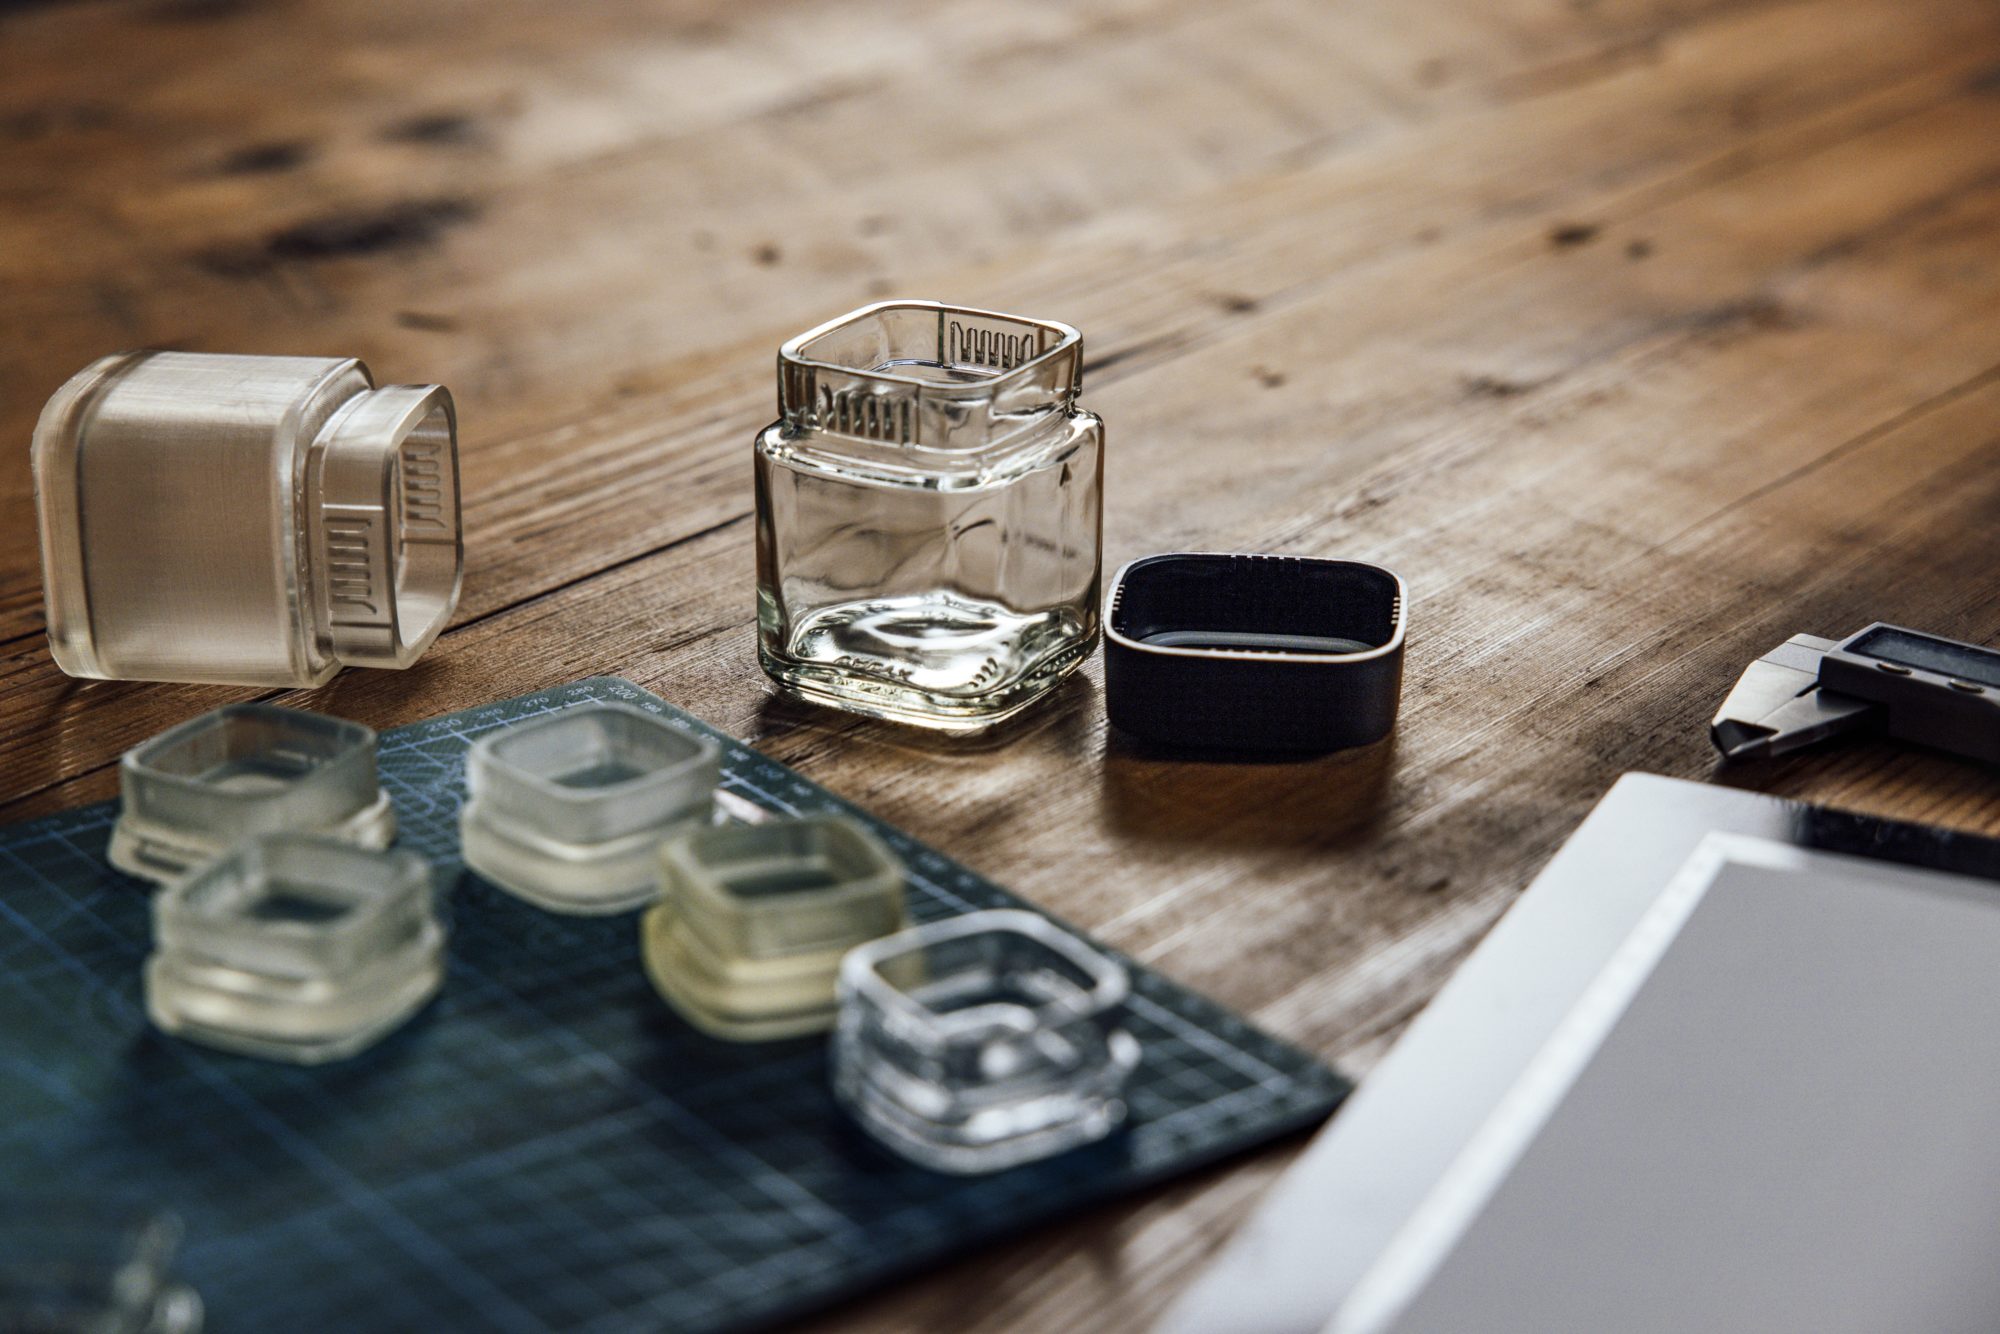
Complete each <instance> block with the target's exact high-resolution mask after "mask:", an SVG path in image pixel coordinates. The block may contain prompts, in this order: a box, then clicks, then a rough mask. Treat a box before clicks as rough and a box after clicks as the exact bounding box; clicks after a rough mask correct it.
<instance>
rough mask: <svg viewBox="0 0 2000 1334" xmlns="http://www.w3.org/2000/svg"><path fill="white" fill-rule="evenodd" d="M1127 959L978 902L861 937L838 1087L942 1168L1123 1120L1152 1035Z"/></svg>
mask: <svg viewBox="0 0 2000 1334" xmlns="http://www.w3.org/2000/svg"><path fill="white" fill-rule="evenodd" d="M1130 987H1131V982H1130V977H1129V975H1128V974H1127V973H1126V971H1125V968H1124V965H1122V964H1120V963H1119V962H1118V961H1117V960H1115V959H1112V958H1110V957H1108V956H1106V955H1104V954H1102V953H1100V952H1098V951H1097V950H1094V949H1092V948H1091V947H1090V946H1089V945H1086V944H1085V943H1084V942H1083V941H1081V940H1078V939H1077V938H1076V937H1075V936H1073V935H1071V934H1070V933H1069V932H1067V931H1064V930H1063V929H1062V928H1061V927H1058V926H1056V925H1054V924H1053V923H1051V922H1049V921H1047V920H1046V919H1044V918H1041V917H1038V916H1036V915H1035V914H1034V913H1030V912H1022V911H1018V910H1013V909H994V910H990V911H985V912H975V913H967V914H965V915H964V916H962V917H952V918H947V919H945V920H943V921H940V922H932V923H929V924H928V925H925V926H920V927H915V928H912V929H911V930H909V931H905V932H902V933H901V934H899V935H894V936H889V937H887V938H885V939H882V940H878V941H874V942H872V943H870V944H867V945H862V946H860V947H859V948H857V949H855V950H853V951H852V952H851V953H849V954H848V956H847V958H846V959H845V960H844V961H843V962H842V964H841V968H840V1018H839V1023H838V1027H837V1028H836V1029H835V1033H834V1047H833V1078H834V1094H835V1096H836V1097H838V1098H839V1100H840V1102H841V1103H842V1105H843V1106H845V1107H846V1108H847V1109H848V1111H849V1112H850V1113H851V1114H852V1115H853V1116H854V1118H855V1119H856V1121H857V1122H859V1123H860V1125H861V1126H862V1128H863V1129H865V1130H866V1131H868V1133H869V1134H871V1135H873V1136H874V1137H875V1138H876V1139H878V1140H880V1141H881V1142H882V1143H883V1144H884V1145H886V1146H887V1147H889V1148H890V1149H893V1150H894V1151H895V1152H896V1153H898V1154H900V1155H901V1156H902V1157H904V1158H907V1159H909V1160H910V1161H912V1162H915V1163H918V1164H921V1165H922V1166H925V1167H930V1168H933V1169H935V1170H937V1171H940V1172H954V1173H981V1172H995V1171H999V1170H1001V1169H1003V1168H1008V1167H1013V1166H1016V1165H1018V1164H1021V1163H1025V1162H1031V1161H1034V1160H1035V1159H1039V1158H1046V1157H1049V1156H1050V1155H1052V1154H1057V1153H1062V1152H1065V1151H1067V1150H1069V1149H1073V1148H1078V1147H1080V1146H1082V1145H1084V1144H1088V1143H1091V1142H1092V1141H1094V1140H1098V1139H1101V1138H1103V1137H1104V1136H1105V1135H1107V1134H1109V1133H1110V1132H1111V1131H1112V1130H1114V1129H1115V1128H1116V1127H1117V1126H1118V1125H1119V1124H1121V1123H1122V1122H1123V1121H1124V1119H1125V1102H1124V1098H1123V1090H1124V1087H1125V1083H1126V1080H1127V1079H1128V1078H1129V1077H1130V1075H1131V1073H1132V1071H1133V1069H1134V1068H1135V1067H1136V1066H1137V1065H1138V1062H1139V1044H1138V1042H1137V1041H1136V1040H1135V1039H1134V1038H1133V1037H1132V1035H1131V1034H1130V1033H1128V1032H1126V1031H1125V1029H1124V1028H1123V1026H1122V1024H1121V1022H1120V1021H1121V1020H1122V1017H1123V1009H1124V1004H1125V1000H1126V997H1127V996H1128V994H1129V993H1130Z"/></svg>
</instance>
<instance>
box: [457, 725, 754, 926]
mask: <svg viewBox="0 0 2000 1334" xmlns="http://www.w3.org/2000/svg"><path fill="white" fill-rule="evenodd" d="M721 777H722V754H721V751H720V750H718V749H717V747H716V745H715V743H714V742H713V741H710V740H709V739H708V738H707V737H702V736H696V735H694V734H692V733H689V732H683V731H681V730H680V729H678V728H676V727H674V726H672V725H671V724H669V723H667V722H666V721H665V720H663V719H661V718H660V717H659V716H658V715H656V714H652V713H648V712H646V711H645V710H644V709H641V708H637V707H635V706H633V705H630V704H618V703H591V704H579V705H577V706H575V707H573V708H568V709H563V710H561V711H559V712H556V713H552V714H549V715H547V716H546V717H542V718H535V719H531V720H530V721H528V722H524V723H518V724H516V725H515V726H513V727H510V728H507V729H506V730H504V731H500V732H495V733H493V734H491V735H490V736H487V737H484V738H482V739H481V740H480V741H479V742H478V743H477V744H475V745H474V746H473V747H472V750H471V752H470V753H469V754H467V756H466V762H465V779H466V785H467V788H468V791H469V800H467V802H466V804H465V812H464V814H463V815H462V816H461V817H460V835H461V841H462V842H463V844H464V848H465V861H466V865H468V866H470V867H471V868H472V869H473V870H475V871H477V872H478V873H479V874H480V875H482V876H485V877H486V878H487V879H488V880H491V881H492V882H493V883H494V884H496V885H498V886H500V887H501V888H502V889H505V890H507V891H508V892H509V893H512V894H515V895H518V896H519V897H521V898H523V899H526V900H527V901H528V902H530V903H533V904H535V905H536V906H538V907H541V908H546V909H548V910H549V911H550V912H560V913H580V914H594V913H617V912H629V911H630V910H631V909H633V908H637V907H640V906H641V905H643V904H645V903H647V902H649V901H651V899H652V898H653V896H654V895H655V894H656V893H657V892H658V884H657V880H656V872H655V853H656V850H657V849H658V847H659V845H660V843H661V841H662V840H664V839H667V838H670V837H673V836H674V835H677V834H681V833H684V832H686V831H688V830H690V829H694V828H698V827H700V826H702V825H705V824H708V823H709V822H710V820H711V819H712V818H713V816H714V810H715V785H716V784H717V783H718V782H719V781H721Z"/></svg>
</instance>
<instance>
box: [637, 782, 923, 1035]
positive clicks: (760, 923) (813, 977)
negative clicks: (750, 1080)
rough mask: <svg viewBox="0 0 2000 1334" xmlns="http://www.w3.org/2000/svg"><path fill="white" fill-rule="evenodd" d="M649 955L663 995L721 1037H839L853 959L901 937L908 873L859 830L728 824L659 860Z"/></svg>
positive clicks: (645, 928) (646, 933)
mask: <svg viewBox="0 0 2000 1334" xmlns="http://www.w3.org/2000/svg"><path fill="white" fill-rule="evenodd" d="M660 873H661V888H662V893H661V897H660V902H659V903H658V904H656V905H655V906H654V907H653V909H652V910H651V911H650V912H648V913H647V914H646V917H645V921H644V923H643V925H642V928H641V932H642V935H641V945H642V948H643V951H644V955H645V961H646V972H647V974H648V975H649V976H650V977H651V978H652V980H653V985H654V987H655V988H657V989H658V991H659V993H660V995H661V996H662V997H664V998H665V999H666V1000H667V1002H668V1003H669V1004H671V1005H672V1006H673V1007H674V1009H675V1010H677V1011H678V1012H679V1013H680V1014H681V1016H682V1017H683V1018H685V1019H686V1020H687V1021H688V1022H689V1023H691V1024H693V1025H694V1026H695V1027H697V1028H699V1029H701V1030H702V1031H703V1032H706V1033H708V1034H710V1035H712V1036H714V1037H719V1038H724V1039H726V1040H729V1041H735V1042H759V1041H766V1040H770V1039H773V1038H784V1037H797V1036H799V1035H801V1034H805V1033H817V1032H822V1031H824V1030H826V1029H828V1028H831V1027H832V1026H833V1019H834V982H835V978H836V977H837V975H838V974H839V971H840V961H841V959H842V958H843V957H844V956H845V955H846V953H847V951H848V950H850V949H852V948H853V947H854V946H856V945H859V944H862V943H864V942H866V941H870V940H875V939H877V938H879V937H881V936H886V935H889V934H892V933H893V932H896V931H900V930H901V929H902V927H903V920H904V919H903V876H904V871H903V864H902V862H901V861H899V860H898V859H897V858H896V855H895V854H894V853H892V852H890V851H889V850H888V849H887V848H885V847H884V846H882V843H881V841H880V840H879V839H877V838H876V837H875V836H874V835H872V834H870V833H869V832H868V831H867V830H865V829H863V828H862V827H861V826H859V825H857V824H855V823H854V822H853V821H852V820H849V819H847V818H846V817H844V816H839V815H813V816H807V817H804V818H802V819H797V820H771V821H767V822H765V823H762V824H749V825H724V826H719V827H716V828H712V829H703V830H699V831H697V832H695V833H692V834H688V835H686V836H684V837H682V838H679V839H676V840H674V841H673V842H670V843H668V844H666V845H664V846H663V847H662V848H661V849H660Z"/></svg>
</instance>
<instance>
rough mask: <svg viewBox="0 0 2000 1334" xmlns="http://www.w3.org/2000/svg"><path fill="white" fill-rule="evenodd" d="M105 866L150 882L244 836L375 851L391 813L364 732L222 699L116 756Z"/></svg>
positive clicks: (383, 843)
mask: <svg viewBox="0 0 2000 1334" xmlns="http://www.w3.org/2000/svg"><path fill="white" fill-rule="evenodd" d="M118 773H119V782H120V784H121V787H122V796H123V805H122V806H121V808H120V810H119V812H118V823H117V824H116V825H114V826H113V827H112V830H111V848H110V852H109V854H108V855H109V856H110V859H111V864H112V865H113V866H116V867H117V868H118V869H119V870H121V871H123V872H125V873H126V874H127V875H136V876H139V877H141V878H142V879H146V880H153V881H157V882H159V883H161V884H165V883H168V882H170V881H173V880H175V879H177V878H179V877H180V876H182V875H184V874H186V873H187V872H188V871H190V870H193V869H194V868H196V867H198V866H200V865H202V864H203V863H205V862H208V861H210V860H212V859H213V858H215V857H218V856H220V855H221V854H222V853H224V852H226V851H228V850H229V849H230V848H231V847H233V846H235V845H236V844H237V843H239V842H241V841H242V840H244V839H246V838H249V837H251V836H252V835H255V834H274V833H281V832H286V831H289V832H294V833H317V834H324V835H326V836H328V837H331V838H337V839H341V840H343V841H345V842H349V843H353V844H355V845H356V846H359V847H364V848H386V847H388V846H389V842H390V840H391V839H393V838H394V837H395V835H396V813H395V810H394V808H392V807H391V806H390V805H389V795H388V793H386V792H384V791H382V787H381V784H380V783H379V782H378V781H377V780H376V774H375V733H374V732H372V731H370V730H369V729H368V728H366V727H363V726H362V725H361V724H360V723H350V722H344V721H342V720H341V719H339V718H328V717H326V716H324V715H322V714H317V713H306V712H304V711H303V710H299V709H281V708H279V707H278V706H277V705H275V704H227V705H224V706H223V707H222V708H219V709H216V710H214V711H212V712H210V713H204V714H203V715H202V716H201V717H199V718H196V719H193V720H192V721H189V722H185V723H182V724H181V725H180V726H179V727H175V728H171V729H169V730H167V731H165V732H162V733H161V734H160V735H158V736H156V737H154V738H153V739H152V740H151V741H148V742H145V743H143V744H141V745H138V746H134V747H133V748H132V749H131V750H128V751H126V752H125V756H124V758H123V759H121V760H120V761H119V764H118Z"/></svg>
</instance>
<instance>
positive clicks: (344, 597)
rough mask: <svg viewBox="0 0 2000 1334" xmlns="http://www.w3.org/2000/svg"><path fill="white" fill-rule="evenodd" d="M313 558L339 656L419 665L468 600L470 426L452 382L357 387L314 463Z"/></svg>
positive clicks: (349, 661)
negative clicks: (463, 592) (466, 443)
mask: <svg viewBox="0 0 2000 1334" xmlns="http://www.w3.org/2000/svg"><path fill="white" fill-rule="evenodd" d="M306 518H307V542H308V548H307V556H308V564H309V567H310V568H309V575H310V579H311V587H312V595H313V602H314V608H315V611H316V613H317V616H318V618H319V620H320V624H321V627H322V629H323V631H324V634H325V639H326V644H325V647H326V650H327V652H328V653H329V655H330V656H331V657H333V658H334V659H335V660H336V661H338V662H340V663H341V664H343V665H345V666H350V667H407V666H409V664H410V663H412V662H414V661H415V660H416V658H417V656H418V655H419V654H421V653H422V652H423V651H424V650H425V649H426V648H428V647H430V644H431V641H433V640H434V639H436V638H437V636H438V634H439V632H440V631H442V630H443V629H444V625H445V621H446V620H447V619H449V617H450V615H451V611H452V608H453V607H454V606H456V605H457V602H458V590H459V581H460V578H461V575H462V569H463V564H462V551H463V548H462V546H461V543H460V540H459V508H458V432H457V416H456V412H455V410H454V408H453V405H452V400H451V394H450V392H449V391H447V390H446V389H445V388H443V386H441V385H391V386H389V387H387V388H383V389H373V390H369V391H367V392H365V393H360V394H356V395H355V396H354V397H353V398H351V399H349V400H348V401H347V403H346V404H344V405H343V406H342V407H341V409H340V410H339V411H338V412H336V413H335V414H334V416H333V417H332V418H331V419H329V420H328V422H327V423H326V425H325V426H324V427H323V428H322V429H321V430H320V432H319V435H318V436H317V437H316V438H315V439H314V441H313V443H312V447H311V453H310V456H309V458H308V462H307V465H306Z"/></svg>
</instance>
